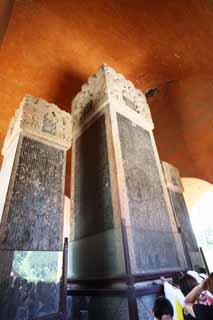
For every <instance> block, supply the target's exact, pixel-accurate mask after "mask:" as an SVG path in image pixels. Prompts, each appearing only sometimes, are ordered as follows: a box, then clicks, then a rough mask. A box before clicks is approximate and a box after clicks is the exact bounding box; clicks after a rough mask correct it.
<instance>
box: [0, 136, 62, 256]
mask: <svg viewBox="0 0 213 320" xmlns="http://www.w3.org/2000/svg"><path fill="white" fill-rule="evenodd" d="M63 170H64V151H62V150H58V149H55V148H53V147H50V146H47V145H45V144H43V143H40V142H37V141H35V140H32V139H30V138H27V137H24V138H23V141H22V146H21V152H20V158H19V163H18V168H17V173H16V177H15V182H14V186H13V190H12V196H11V199H9V200H8V202H9V204H7V205H8V206H9V211H8V215H7V218H6V220H7V224H6V225H4V226H2V228H1V230H3V231H2V233H1V247H3V248H6V249H10V250H11V249H13V250H61V248H62V242H63V239H62V231H63V195H64V176H63V175H64V172H63ZM4 221H5V219H4Z"/></svg>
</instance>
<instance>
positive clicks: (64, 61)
mask: <svg viewBox="0 0 213 320" xmlns="http://www.w3.org/2000/svg"><path fill="white" fill-rule="evenodd" d="M212 61H213V2H212V1H207V0H199V1H198V0H188V1H184V0H182V1H181V0H180V1H169V0H158V1H155V0H150V1H146V0H138V1H137V0H132V1H129V0H117V1H113V0H108V1H105V0H88V1H76V0H72V1H67V0H60V1H58V0H19V1H16V3H15V7H14V10H13V14H12V18H11V20H10V24H9V27H8V29H7V32H6V35H5V38H4V41H3V44H2V48H1V51H0V102H1V108H0V147H1V146H2V143H3V140H4V137H5V134H6V130H7V127H8V122H9V119H10V118H11V117H12V115H13V114H14V111H15V109H16V108H17V106H18V105H19V103H20V101H21V99H22V97H23V96H24V95H25V94H26V93H31V94H33V95H35V96H41V97H43V98H44V99H47V100H48V101H50V102H54V103H56V104H58V105H59V106H60V107H61V108H63V109H65V110H70V101H71V99H72V98H73V97H74V96H75V94H76V93H77V92H78V91H79V89H80V86H81V84H82V83H83V82H85V81H86V79H87V78H88V76H89V75H91V74H92V73H94V72H95V71H96V69H97V68H98V67H99V66H100V65H101V64H102V63H104V62H105V63H107V64H109V65H111V66H112V67H114V68H115V69H116V70H118V71H120V72H121V73H123V74H124V75H125V76H126V77H127V78H129V79H130V80H132V81H133V82H134V84H135V85H136V86H137V87H138V88H140V89H142V90H145V89H147V88H149V87H156V86H157V87H159V88H160V92H159V94H157V95H156V96H155V97H153V98H150V99H149V102H150V106H151V111H152V115H153V120H154V123H155V137H156V141H157V146H158V148H159V152H160V156H161V158H162V160H165V161H168V162H171V163H173V164H174V165H176V166H178V167H179V168H180V171H181V174H182V175H183V176H193V177H198V178H202V179H206V180H208V181H210V182H213V170H212V169H213V165H212V155H213V118H212V117H213V113H212V106H213V95H212V88H213V63H212ZM68 185H69V183H68ZM67 192H68V191H67Z"/></svg>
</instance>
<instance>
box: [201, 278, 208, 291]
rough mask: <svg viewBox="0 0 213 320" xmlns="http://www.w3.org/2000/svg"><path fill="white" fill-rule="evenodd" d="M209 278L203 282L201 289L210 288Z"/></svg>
mask: <svg viewBox="0 0 213 320" xmlns="http://www.w3.org/2000/svg"><path fill="white" fill-rule="evenodd" d="M207 283H208V278H207V279H204V280H203V281H202V282H201V284H200V286H201V288H202V289H203V290H207V287H208V284H207Z"/></svg>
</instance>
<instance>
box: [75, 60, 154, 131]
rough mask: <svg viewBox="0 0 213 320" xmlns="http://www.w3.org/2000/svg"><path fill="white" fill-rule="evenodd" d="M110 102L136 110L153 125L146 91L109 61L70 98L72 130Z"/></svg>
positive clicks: (113, 104)
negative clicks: (143, 91)
mask: <svg viewBox="0 0 213 320" xmlns="http://www.w3.org/2000/svg"><path fill="white" fill-rule="evenodd" d="M106 104H110V105H111V106H112V107H115V108H116V105H119V106H120V107H124V108H130V109H131V110H133V111H135V112H136V113H137V114H138V115H139V116H140V117H141V118H142V119H143V120H145V121H146V122H148V124H149V126H150V127H151V128H152V129H153V122H152V118H151V113H150V109H149V106H148V103H147V101H146V97H145V95H144V94H143V93H142V92H141V91H140V90H139V89H136V88H135V86H134V84H133V83H132V82H131V81H129V80H127V79H126V78H125V77H124V76H123V75H122V74H120V73H117V72H116V71H115V70H114V69H113V68H111V67H109V66H108V65H105V64H104V65H102V66H101V67H100V68H99V69H98V70H97V72H96V74H95V75H93V76H91V77H89V79H88V81H87V82H86V83H85V84H84V85H83V86H82V88H81V91H80V92H79V93H78V94H77V95H76V97H75V98H74V100H73V102H72V116H73V128H74V130H75V129H77V128H78V127H81V125H82V124H83V123H84V121H85V120H86V119H87V118H88V117H90V116H91V115H92V114H93V113H94V112H95V111H97V110H98V109H99V108H100V107H102V106H103V105H106Z"/></svg>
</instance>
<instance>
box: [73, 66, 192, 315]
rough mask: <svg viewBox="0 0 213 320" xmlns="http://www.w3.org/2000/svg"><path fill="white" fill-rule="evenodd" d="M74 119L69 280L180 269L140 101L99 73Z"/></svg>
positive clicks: (123, 84) (107, 71) (115, 78)
mask: <svg viewBox="0 0 213 320" xmlns="http://www.w3.org/2000/svg"><path fill="white" fill-rule="evenodd" d="M72 116H73V148H72V193H71V240H73V242H72V243H71V248H70V265H69V267H70V270H69V276H70V277H71V278H73V279H81V280H86V279H87V280H88V279H101V278H112V277H118V276H121V275H123V276H125V275H127V274H128V275H130V274H131V275H132V274H134V275H136V276H137V275H141V274H147V273H159V272H162V273H163V272H166V270H170V271H172V270H174V271H177V270H179V269H183V268H185V267H186V263H185V257H184V253H183V248H182V244H181V240H180V239H179V235H178V233H177V226H176V223H175V219H174V215H173V211H172V208H171V205H170V201H169V196H168V192H167V188H166V185H165V181H164V178H163V172H162V168H161V163H160V160H159V157H158V152H157V149H156V145H155V141H154V137H153V133H152V130H153V127H154V126H153V122H152V119H151V114H150V110H149V106H148V104H147V102H146V98H145V96H144V94H143V93H142V92H140V91H139V90H137V89H136V88H135V87H134V85H133V84H132V83H131V82H130V81H128V80H126V79H125V78H124V77H123V76H122V75H121V74H118V73H116V72H115V71H114V70H113V69H112V68H110V67H109V66H106V65H104V66H102V67H101V68H100V69H98V71H97V73H96V74H95V75H94V76H92V77H90V78H89V79H88V82H87V83H85V84H84V85H83V86H82V89H81V92H80V93H79V94H78V95H77V96H76V97H75V98H74V100H73V103H72ZM121 226H122V228H121ZM123 231H125V232H124V233H125V235H124V233H123ZM127 260H128V261H127ZM119 319H120V318H119ZM121 319H127V318H122V317H121Z"/></svg>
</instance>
